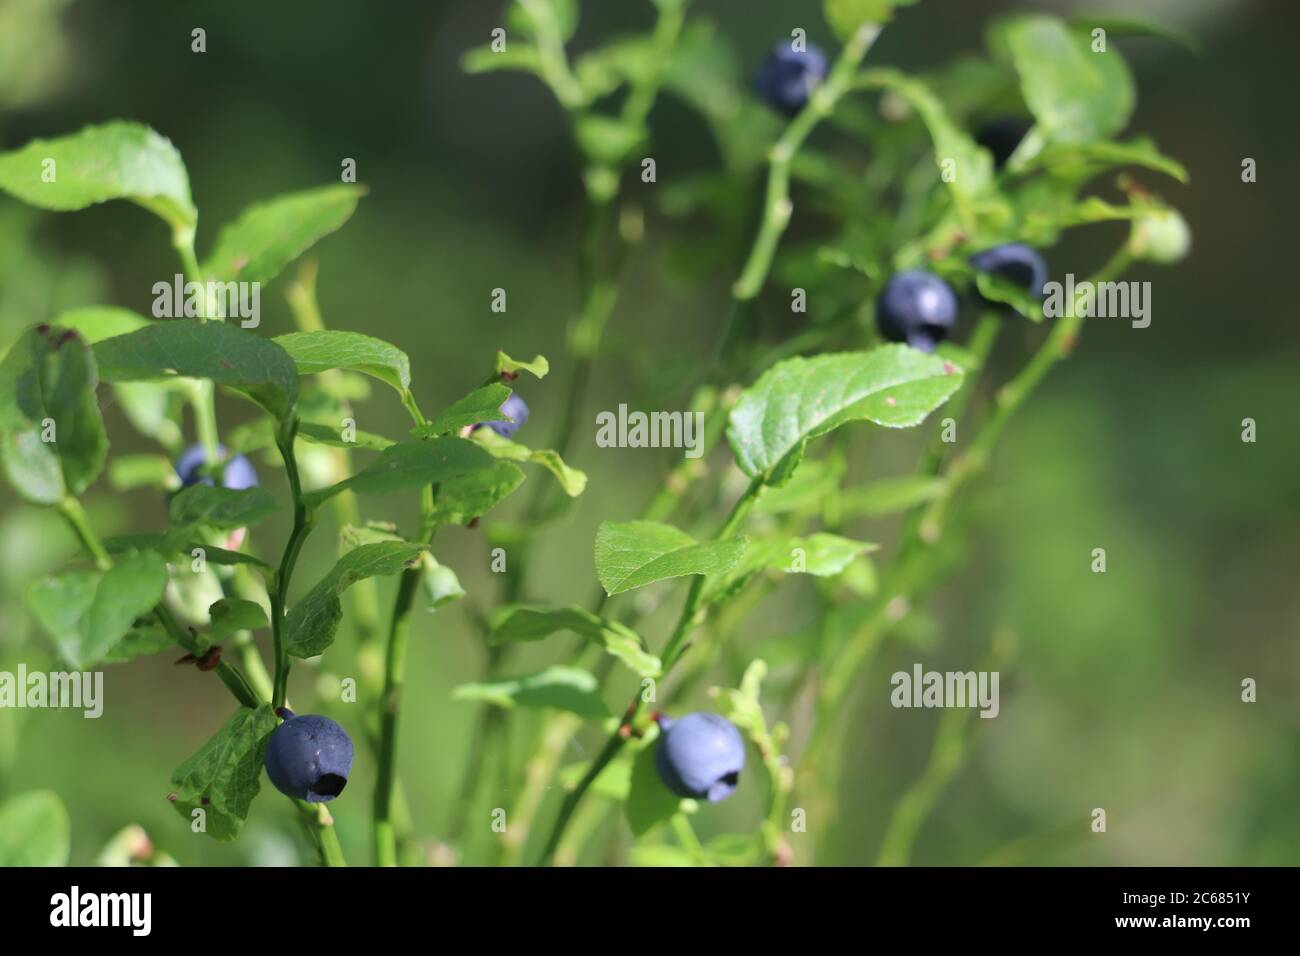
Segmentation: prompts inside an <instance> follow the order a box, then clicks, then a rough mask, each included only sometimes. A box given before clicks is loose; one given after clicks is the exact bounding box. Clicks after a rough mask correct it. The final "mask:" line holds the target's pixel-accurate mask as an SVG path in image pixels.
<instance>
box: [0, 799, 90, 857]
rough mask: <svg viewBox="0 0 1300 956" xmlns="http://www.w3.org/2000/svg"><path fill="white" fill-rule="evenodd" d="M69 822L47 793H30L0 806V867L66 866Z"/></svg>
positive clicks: (58, 800) (62, 808)
mask: <svg viewBox="0 0 1300 956" xmlns="http://www.w3.org/2000/svg"><path fill="white" fill-rule="evenodd" d="M71 845H72V822H71V820H69V818H68V811H67V810H66V809H65V808H64V806H63V801H62V800H60V799H59V798H58V796H57V795H56V794H55V793H54V792H53V791H50V790H31V791H29V792H27V793H20V794H18V795H17V796H15V797H10V798H9V799H8V800H6V801H5V802H4V803H0V867H8V866H23V867H27V866H66V865H67V862H68V852H69V850H70V849H71Z"/></svg>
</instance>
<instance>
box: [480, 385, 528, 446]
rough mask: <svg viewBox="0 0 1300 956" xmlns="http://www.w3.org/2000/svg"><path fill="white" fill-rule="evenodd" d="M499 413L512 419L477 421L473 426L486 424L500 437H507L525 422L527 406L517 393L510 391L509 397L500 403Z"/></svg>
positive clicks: (526, 419)
mask: <svg viewBox="0 0 1300 956" xmlns="http://www.w3.org/2000/svg"><path fill="white" fill-rule="evenodd" d="M501 414H502V415H505V416H506V418H513V419H514V421H500V422H479V423H478V424H477V425H475V426H474V427H475V428H482V427H484V426H487V427H488V428H490V429H492V430H493V431H494V432H496V433H497V434H498V435H500V436H501V437H502V438H509V437H510V436H511V435H513V434H514V433H515V432H517V431H519V429H520V428H522V427H523V426H524V425H525V424H526V423H527V421H528V406H527V405H526V404H525V403H524V400H523V399H522V398H520V397H519V395H518V394H517V393H515V392H511V393H510V397H509V398H507V399H506V400H505V401H504V402H502V403H501Z"/></svg>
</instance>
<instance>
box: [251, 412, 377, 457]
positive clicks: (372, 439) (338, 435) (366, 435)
mask: <svg viewBox="0 0 1300 956" xmlns="http://www.w3.org/2000/svg"><path fill="white" fill-rule="evenodd" d="M263 421H265V419H263ZM245 434H246V435H248V437H249V438H250V439H253V440H254V442H260V441H261V440H262V438H263V437H269V438H270V443H274V441H275V436H274V435H270V436H254V435H253V434H252V433H251V432H248V433H245ZM298 437H299V438H301V439H302V440H303V441H309V442H311V443H313V444H316V445H329V446H330V447H331V448H366V449H369V450H370V451H383V450H384V449H385V448H391V447H392V446H393V445H396V444H397V442H395V441H393V440H392V439H391V438H385V437H384V436H383V435H376V434H375V433H374V432H363V431H361V429H357V430H356V432H355V433H354V434H353V436H352V437H353V439H354V440H353V441H344V440H343V433H342V432H341V431H340V430H339V429H337V428H335V427H334V426H333V425H322V424H320V423H318V422H302V423H301V424H300V425H299V426H298ZM250 443H252V442H250ZM261 447H263V448H265V447H266V445H262V446H261ZM243 450H247V449H241V451H243Z"/></svg>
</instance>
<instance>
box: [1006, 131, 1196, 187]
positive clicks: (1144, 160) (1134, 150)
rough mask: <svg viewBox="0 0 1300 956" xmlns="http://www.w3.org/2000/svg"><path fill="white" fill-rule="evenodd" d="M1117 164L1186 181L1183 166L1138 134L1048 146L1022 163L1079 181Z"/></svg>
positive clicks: (1181, 181) (1151, 141)
mask: <svg viewBox="0 0 1300 956" xmlns="http://www.w3.org/2000/svg"><path fill="white" fill-rule="evenodd" d="M1117 166H1141V167H1143V168H1144V169H1150V170H1154V171H1155V172H1158V173H1164V174H1165V175H1166V176H1170V177H1172V178H1174V179H1176V180H1178V181H1179V182H1180V183H1187V182H1188V181H1189V177H1188V175H1187V169H1186V168H1185V167H1184V166H1183V165H1182V163H1179V162H1178V161H1177V160H1174V159H1170V158H1169V157H1168V156H1166V155H1165V154H1164V153H1162V152H1160V150H1159V149H1158V148H1157V147H1156V144H1155V142H1154V141H1153V140H1151V139H1149V138H1148V137H1145V136H1139V137H1136V138H1134V139H1131V140H1129V141H1127V142H1124V143H1117V142H1114V141H1113V140H1098V141H1097V142H1093V143H1082V144H1074V145H1068V146H1063V145H1056V146H1048V147H1046V148H1045V149H1043V151H1042V152H1041V153H1039V154H1038V155H1037V156H1035V157H1034V158H1033V160H1032V161H1030V162H1029V163H1027V164H1026V168H1027V169H1033V168H1036V167H1041V168H1043V169H1046V170H1048V171H1049V172H1051V173H1052V174H1053V175H1055V176H1059V177H1062V178H1064V179H1067V180H1070V181H1072V182H1082V181H1083V180H1085V179H1088V178H1090V177H1092V176H1094V175H1096V174H1097V173H1100V172H1103V171H1105V170H1108V169H1113V168H1115V167H1117Z"/></svg>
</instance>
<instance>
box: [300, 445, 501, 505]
mask: <svg viewBox="0 0 1300 956" xmlns="http://www.w3.org/2000/svg"><path fill="white" fill-rule="evenodd" d="M494 464H495V461H494V459H493V458H492V456H491V455H489V454H488V453H487V452H485V451H484V450H483V449H482V448H480V447H479V446H478V445H477V444H475V443H474V442H472V441H468V440H466V439H464V438H453V437H445V438H434V439H431V440H429V441H411V442H400V443H398V444H396V445H391V446H389V447H388V448H385V449H384V450H383V452H382V453H381V454H380V456H379V457H378V458H377V459H375V460H374V461H372V462H371V463H370V464H369V465H367V466H366V467H365V468H363V469H362V470H361V471H359V472H357V473H356V474H355V475H353V476H352V477H351V478H347V479H344V480H343V481H340V482H339V483H338V484H336V485H331V486H330V487H329V488H324V489H322V490H320V491H316V492H312V493H311V494H309V495H305V496H304V497H305V498H306V499H307V500H308V501H309V502H310V503H311V504H313V505H318V504H320V503H321V502H323V501H327V500H328V499H330V498H332V497H333V496H334V495H336V494H338V493H339V492H340V491H342V490H343V489H344V488H351V489H352V490H353V491H355V492H356V493H358V494H368V495H384V494H392V493H394V492H398V491H409V490H411V489H413V488H421V487H423V486H425V485H432V484H437V483H438V482H442V481H448V480H450V479H452V478H459V477H462V476H464V475H468V474H471V473H473V472H476V471H479V470H481V469H486V468H491V467H493V465H494Z"/></svg>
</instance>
